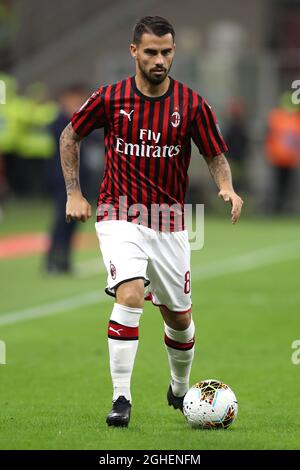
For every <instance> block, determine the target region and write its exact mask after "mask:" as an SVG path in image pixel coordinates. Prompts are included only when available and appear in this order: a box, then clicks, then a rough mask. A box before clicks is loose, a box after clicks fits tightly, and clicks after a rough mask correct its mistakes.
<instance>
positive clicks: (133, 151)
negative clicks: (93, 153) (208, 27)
mask: <svg viewBox="0 0 300 470" xmlns="http://www.w3.org/2000/svg"><path fill="white" fill-rule="evenodd" d="M72 126H73V129H74V131H75V132H76V134H78V135H79V136H81V137H85V136H87V135H88V134H89V133H90V132H92V131H93V130H94V129H98V128H101V127H104V136H105V167H104V176H103V181H102V184H101V187H100V195H99V199H98V215H97V220H98V221H100V220H110V219H122V220H128V221H131V222H135V223H142V224H143V225H146V226H148V227H151V228H153V229H155V230H159V231H166V230H167V231H176V230H183V229H184V225H182V224H184V216H183V208H184V199H185V193H186V189H187V185H188V167H189V163H190V158H191V139H192V140H193V141H194V142H195V144H196V145H197V147H198V149H199V151H200V153H201V154H202V155H204V156H205V157H214V156H216V155H219V154H221V153H223V152H225V151H227V146H226V144H225V142H224V140H223V137H222V135H221V133H220V130H219V126H218V125H217V123H216V118H215V115H214V113H213V111H212V109H211V107H210V105H209V104H208V103H207V101H206V100H205V99H203V98H202V97H201V96H199V95H198V94H197V93H195V92H194V91H193V90H191V89H190V88H188V87H187V86H186V85H184V84H182V83H180V82H178V81H177V80H174V79H172V78H171V77H170V84H169V88H168V90H167V92H166V93H165V94H164V95H162V96H159V97H149V96H145V95H143V94H142V93H141V92H140V90H139V89H138V88H137V86H136V81H135V77H129V78H127V79H125V80H122V81H120V82H118V83H116V84H114V85H108V86H103V87H100V88H99V89H98V90H97V91H95V92H94V93H93V94H92V95H91V97H90V98H89V99H88V100H87V101H86V103H85V104H84V105H83V106H82V107H81V108H80V109H79V111H78V112H76V113H75V114H74V116H73V118H72ZM170 209H171V210H170ZM180 211H181V215H179V216H178V214H180ZM176 214H177V216H178V217H179V219H180V221H181V224H179V225H178V217H177V219H176ZM175 219H176V220H177V223H176V221H175Z"/></svg>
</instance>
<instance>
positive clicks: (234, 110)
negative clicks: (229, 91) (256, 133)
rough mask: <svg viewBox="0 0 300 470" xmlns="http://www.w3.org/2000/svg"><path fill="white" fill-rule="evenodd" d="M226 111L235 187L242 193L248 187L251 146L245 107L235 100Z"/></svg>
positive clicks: (227, 140)
mask: <svg viewBox="0 0 300 470" xmlns="http://www.w3.org/2000/svg"><path fill="white" fill-rule="evenodd" d="M226 111H227V113H226V114H227V115H226V123H227V125H226V126H225V131H224V138H225V142H226V143H227V145H228V148H229V160H230V166H231V169H232V176H233V181H234V186H235V188H236V190H237V191H238V192H242V191H244V190H245V189H246V185H247V180H246V170H245V163H246V158H247V151H248V144H249V138H248V132H247V124H246V118H245V115H246V111H245V106H244V104H243V103H242V101H241V100H239V99H233V100H231V102H230V103H229V105H228V107H227V110H226Z"/></svg>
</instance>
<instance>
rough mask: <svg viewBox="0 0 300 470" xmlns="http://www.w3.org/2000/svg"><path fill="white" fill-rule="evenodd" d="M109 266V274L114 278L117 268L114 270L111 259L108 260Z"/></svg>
mask: <svg viewBox="0 0 300 470" xmlns="http://www.w3.org/2000/svg"><path fill="white" fill-rule="evenodd" d="M109 268H110V275H111V277H112V279H113V280H115V279H116V276H117V270H116V267H115V265H114V264H112V262H111V261H110V264H109Z"/></svg>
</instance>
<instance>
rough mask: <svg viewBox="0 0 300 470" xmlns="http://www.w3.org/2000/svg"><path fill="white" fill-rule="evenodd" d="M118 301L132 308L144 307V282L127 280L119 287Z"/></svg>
mask: <svg viewBox="0 0 300 470" xmlns="http://www.w3.org/2000/svg"><path fill="white" fill-rule="evenodd" d="M116 298H117V302H118V303H119V304H121V305H126V306H127V307H132V308H142V307H143V305H144V283H142V284H141V283H131V282H126V283H124V284H121V286H120V287H118V289H117V292H116Z"/></svg>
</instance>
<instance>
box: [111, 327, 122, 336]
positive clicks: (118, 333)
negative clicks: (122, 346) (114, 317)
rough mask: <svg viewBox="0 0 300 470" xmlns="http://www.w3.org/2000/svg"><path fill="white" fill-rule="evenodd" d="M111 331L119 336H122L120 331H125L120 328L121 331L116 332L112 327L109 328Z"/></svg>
mask: <svg viewBox="0 0 300 470" xmlns="http://www.w3.org/2000/svg"><path fill="white" fill-rule="evenodd" d="M109 330H111V331H113V332H114V333H116V334H117V335H119V336H121V333H120V331H123V328H120V329H119V330H115V329H114V328H113V327H112V326H110V327H109Z"/></svg>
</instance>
